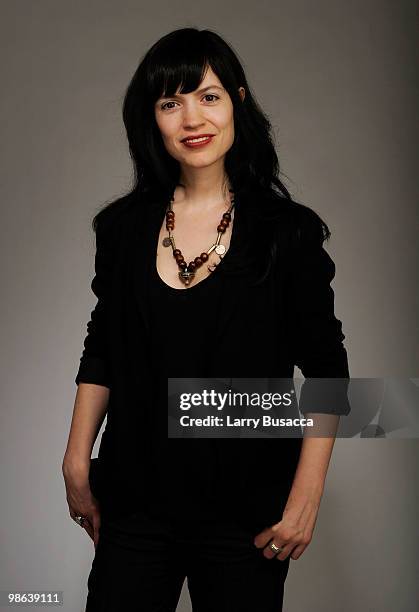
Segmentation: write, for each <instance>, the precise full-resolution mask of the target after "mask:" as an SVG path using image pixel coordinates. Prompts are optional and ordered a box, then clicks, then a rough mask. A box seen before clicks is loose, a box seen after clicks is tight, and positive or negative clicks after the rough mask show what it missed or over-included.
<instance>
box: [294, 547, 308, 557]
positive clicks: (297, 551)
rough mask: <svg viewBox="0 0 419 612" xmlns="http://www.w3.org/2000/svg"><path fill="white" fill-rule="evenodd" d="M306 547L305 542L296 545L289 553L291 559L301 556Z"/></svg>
mask: <svg viewBox="0 0 419 612" xmlns="http://www.w3.org/2000/svg"><path fill="white" fill-rule="evenodd" d="M306 548H307V544H300V545H299V546H296V547H295V548H294V550H293V551H292V553H291V559H298V558H299V557H301V555H302V554H303V552H304V551H305V549H306Z"/></svg>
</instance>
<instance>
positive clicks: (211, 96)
mask: <svg viewBox="0 0 419 612" xmlns="http://www.w3.org/2000/svg"><path fill="white" fill-rule="evenodd" d="M205 98H215V100H219V99H220V96H217V95H216V94H205V96H204V97H203V99H205ZM215 100H207V102H215ZM168 104H176V102H174V101H173V100H171V101H170V102H164V104H162V105H161V106H160V108H161V110H163V111H164V110H172V109H173V108H174V107H173V106H171V107H169V106H168Z"/></svg>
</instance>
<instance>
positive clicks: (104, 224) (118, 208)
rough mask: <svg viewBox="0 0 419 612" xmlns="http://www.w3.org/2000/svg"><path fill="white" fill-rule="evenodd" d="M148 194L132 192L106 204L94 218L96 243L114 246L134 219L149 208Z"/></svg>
mask: <svg viewBox="0 0 419 612" xmlns="http://www.w3.org/2000/svg"><path fill="white" fill-rule="evenodd" d="M149 203H150V200H149V197H148V196H147V194H138V193H134V192H130V193H128V194H126V195H123V196H121V197H119V198H118V199H116V200H113V201H112V202H110V203H108V204H106V205H105V206H104V207H103V208H102V209H101V210H99V212H98V213H96V215H95V216H94V218H93V223H92V225H93V229H94V231H95V233H96V241H101V242H102V243H106V244H107V245H108V246H113V245H114V244H115V243H116V242H117V241H118V240H119V239H120V237H121V236H122V233H123V231H124V228H127V227H128V228H129V227H130V225H131V224H132V222H133V221H134V219H135V218H136V217H137V216H138V215H141V214H142V213H143V212H144V210H145V208H146V207H148V206H149Z"/></svg>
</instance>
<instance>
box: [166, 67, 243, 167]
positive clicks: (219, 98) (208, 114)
mask: <svg viewBox="0 0 419 612" xmlns="http://www.w3.org/2000/svg"><path fill="white" fill-rule="evenodd" d="M239 92H240V95H241V97H242V99H243V98H244V88H243V87H240V89H239ZM154 108H155V118H156V122H157V125H158V127H159V129H160V132H161V135H162V139H163V142H164V145H165V147H166V150H167V151H168V153H169V154H170V155H171V156H172V157H174V158H175V159H176V160H178V162H179V163H180V164H181V165H182V166H190V167H195V168H200V167H205V166H209V165H211V164H213V163H215V162H217V161H219V160H221V159H223V158H224V157H225V155H226V153H227V151H228V150H229V149H230V147H231V146H232V144H233V141H234V121H233V104H232V102H231V98H230V96H229V94H228V93H227V91H226V90H225V89H224V87H223V86H222V84H221V82H220V80H219V79H218V77H217V76H216V74H215V73H214V72H213V71H212V70H211V68H209V69H208V71H207V73H206V75H205V78H204V80H203V81H202V82H201V83H200V85H199V86H198V88H197V89H196V90H195V91H192V92H191V93H188V94H179V93H177V94H175V95H174V96H171V97H167V98H164V97H162V98H159V99H158V100H157V101H156V104H155V107H154ZM204 135H205V139H204V140H202V141H201V142H197V143H194V142H190V141H189V142H182V140H183V139H185V138H189V139H191V138H193V137H198V136H201V137H204Z"/></svg>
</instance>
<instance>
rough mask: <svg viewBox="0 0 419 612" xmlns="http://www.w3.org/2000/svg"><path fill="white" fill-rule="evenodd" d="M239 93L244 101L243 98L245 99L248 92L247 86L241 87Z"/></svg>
mask: <svg viewBox="0 0 419 612" xmlns="http://www.w3.org/2000/svg"><path fill="white" fill-rule="evenodd" d="M239 94H240V97H241V99H242V102H243V100H244V96H245V94H246V90H245V88H244V87H239Z"/></svg>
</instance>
